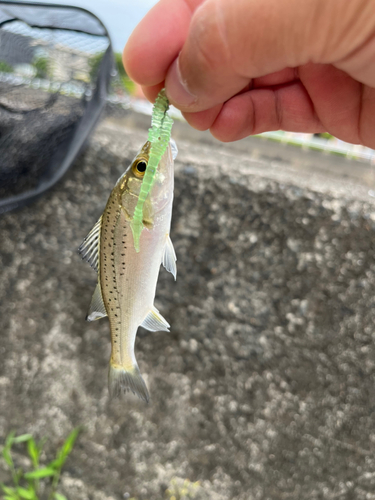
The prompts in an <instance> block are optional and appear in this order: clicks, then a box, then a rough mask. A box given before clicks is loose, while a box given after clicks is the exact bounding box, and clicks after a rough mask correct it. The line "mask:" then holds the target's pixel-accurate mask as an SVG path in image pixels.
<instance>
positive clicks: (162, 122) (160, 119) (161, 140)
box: [130, 89, 173, 252]
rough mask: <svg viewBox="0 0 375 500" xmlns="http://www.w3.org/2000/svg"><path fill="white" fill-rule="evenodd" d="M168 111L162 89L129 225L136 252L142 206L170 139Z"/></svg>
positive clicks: (170, 126)
mask: <svg viewBox="0 0 375 500" xmlns="http://www.w3.org/2000/svg"><path fill="white" fill-rule="evenodd" d="M168 109H169V101H168V99H167V96H166V95H165V89H162V90H161V91H160V92H159V94H158V97H157V98H156V101H155V104H154V107H153V110H152V118H151V128H150V129H149V132H148V141H149V142H150V143H151V149H150V156H149V160H148V163H147V167H146V172H145V175H144V177H143V181H142V187H141V190H140V193H139V197H138V202H137V205H136V207H135V210H134V216H133V219H132V221H131V223H130V227H131V229H132V232H133V239H134V248H135V250H136V252H139V240H140V237H141V233H142V230H143V205H144V203H145V201H146V198H147V196H148V194H149V192H150V191H151V188H152V186H153V183H154V180H155V174H156V171H157V168H158V164H159V162H160V160H161V158H162V156H163V154H164V153H165V151H166V149H167V147H168V144H169V141H170V138H171V131H172V125H173V120H172V118H170V116H169V115H168V114H167V111H168Z"/></svg>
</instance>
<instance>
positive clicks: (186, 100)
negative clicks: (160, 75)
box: [165, 58, 197, 108]
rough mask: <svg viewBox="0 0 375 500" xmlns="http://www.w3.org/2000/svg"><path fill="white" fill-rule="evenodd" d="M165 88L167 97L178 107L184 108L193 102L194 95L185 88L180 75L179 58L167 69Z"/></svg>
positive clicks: (194, 100)
mask: <svg viewBox="0 0 375 500" xmlns="http://www.w3.org/2000/svg"><path fill="white" fill-rule="evenodd" d="M165 90H166V93H167V97H168V99H169V100H170V101H171V103H172V104H174V105H175V106H177V107H178V108H180V107H181V108H185V107H188V106H191V105H192V104H194V103H195V102H196V100H197V98H196V96H195V95H193V94H191V93H190V92H189V90H188V89H187V85H186V82H185V81H184V80H183V79H182V77H181V72H180V67H179V58H177V59H176V60H175V61H174V62H173V63H172V66H171V67H170V69H169V71H168V75H167V78H166V79H165Z"/></svg>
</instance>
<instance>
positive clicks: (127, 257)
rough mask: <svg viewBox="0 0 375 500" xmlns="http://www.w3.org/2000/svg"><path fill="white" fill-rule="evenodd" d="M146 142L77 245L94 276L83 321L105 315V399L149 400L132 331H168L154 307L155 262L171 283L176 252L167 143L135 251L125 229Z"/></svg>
mask: <svg viewBox="0 0 375 500" xmlns="http://www.w3.org/2000/svg"><path fill="white" fill-rule="evenodd" d="M150 147H151V145H150V143H149V142H146V143H145V144H144V146H143V147H142V148H141V150H140V151H139V152H138V154H137V155H136V157H135V158H134V160H133V161H132V163H131V164H130V166H129V167H128V168H127V170H126V171H125V173H124V174H123V175H122V176H121V177H120V179H119V180H118V181H117V183H116V185H115V187H114V188H113V190H112V192H111V195H110V197H109V199H108V202H107V205H106V207H105V209H104V212H103V214H102V216H101V217H100V219H99V220H98V222H97V223H96V224H95V226H94V227H93V228H92V230H91V231H90V232H89V234H88V235H87V237H86V238H85V239H84V240H83V242H82V244H81V246H80V247H79V253H80V254H81V256H82V258H83V259H84V260H86V261H88V262H89V263H90V264H91V266H92V267H93V268H94V269H95V270H96V271H97V272H98V283H97V286H96V288H95V292H94V295H93V297H92V300H91V305H90V308H89V312H88V314H87V318H86V319H87V320H88V321H94V320H96V319H99V318H103V317H105V316H108V319H109V324H110V331H111V346H112V353H111V359H110V363H109V392H110V395H111V397H118V396H120V394H121V393H123V392H126V391H129V390H130V391H132V392H133V393H134V394H136V395H137V396H139V397H140V398H141V399H142V400H143V401H146V402H148V401H149V393H148V390H147V387H146V384H145V382H144V380H143V378H142V376H141V374H140V371H139V368H138V364H137V361H136V359H135V355H134V343H135V337H136V334H137V330H138V327H139V326H142V327H144V328H146V329H147V330H150V331H167V332H168V331H169V324H168V323H167V321H166V320H165V319H164V318H163V317H162V316H161V314H160V313H159V311H158V310H157V309H156V308H155V306H154V298H155V291H156V284H157V281H158V276H159V269H160V264H161V263H162V264H163V265H164V267H165V268H166V269H167V271H169V272H170V273H172V274H173V276H174V278H175V279H176V274H177V268H176V254H175V251H174V248H173V244H172V241H171V239H170V237H169V232H170V225H171V217H172V202H173V185H174V172H173V161H174V159H175V157H176V155H177V148H176V145H175V143H174V141H171V142H170V144H169V146H168V148H167V150H166V152H165V154H164V155H163V157H162V159H161V160H160V163H159V165H158V169H157V172H156V175H155V181H154V184H153V186H152V188H151V191H150V193H149V195H148V197H147V199H146V201H145V204H144V207H143V224H144V229H143V231H142V233H141V237H140V251H139V252H136V250H135V248H134V241H133V234H132V230H131V228H130V222H131V220H132V217H133V214H134V209H135V206H136V204H137V201H138V195H139V191H140V188H141V184H142V179H143V176H144V172H145V169H146V166H147V162H148V158H149V153H150Z"/></svg>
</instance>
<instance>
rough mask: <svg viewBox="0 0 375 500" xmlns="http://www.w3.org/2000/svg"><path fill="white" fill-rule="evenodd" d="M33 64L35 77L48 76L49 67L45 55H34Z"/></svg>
mask: <svg viewBox="0 0 375 500" xmlns="http://www.w3.org/2000/svg"><path fill="white" fill-rule="evenodd" d="M33 66H34V68H35V69H36V76H37V78H48V77H49V76H50V73H51V72H50V67H49V62H48V58H47V57H36V58H35V59H34V60H33Z"/></svg>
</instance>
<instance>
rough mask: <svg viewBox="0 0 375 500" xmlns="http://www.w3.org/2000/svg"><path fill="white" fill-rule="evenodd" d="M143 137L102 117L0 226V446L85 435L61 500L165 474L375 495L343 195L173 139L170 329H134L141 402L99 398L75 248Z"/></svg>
mask: <svg viewBox="0 0 375 500" xmlns="http://www.w3.org/2000/svg"><path fill="white" fill-rule="evenodd" d="M145 137H146V131H145V130H144V131H142V132H140V131H137V130H134V129H125V128H122V129H121V128H119V126H118V124H116V123H115V122H110V121H107V122H106V123H104V124H103V125H102V126H101V127H100V128H99V129H98V131H97V132H96V134H95V136H94V137H93V138H92V140H91V142H90V145H89V148H88V150H87V151H86V152H85V154H84V155H82V156H81V157H80V158H79V159H78V161H77V162H76V164H75V166H74V167H73V168H72V169H71V170H70V171H69V173H68V175H67V176H66V177H65V178H64V181H63V182H61V183H59V184H58V185H57V186H56V187H55V188H54V189H53V190H52V191H51V192H49V193H48V194H47V195H46V196H44V197H43V198H42V199H40V200H39V201H38V202H37V203H35V204H34V205H32V206H30V207H28V208H26V209H23V210H20V211H18V212H14V213H8V214H5V215H4V216H2V217H1V218H0V234H1V241H0V266H1V270H2V271H1V280H0V323H1V336H0V352H1V359H2V363H1V364H0V437H1V440H3V439H4V437H5V435H6V434H7V432H9V430H10V429H15V430H16V431H17V432H18V433H21V432H22V433H23V432H32V433H34V434H35V435H36V436H37V437H42V436H45V435H46V436H49V438H50V440H49V444H48V445H47V452H46V453H47V456H49V455H50V454H51V453H52V451H53V448H54V446H55V445H56V444H58V443H59V442H60V440H61V439H62V438H63V437H64V436H66V435H67V434H68V432H69V431H70V430H71V429H72V427H73V426H76V425H84V432H83V433H82V435H81V437H80V438H79V441H78V443H77V446H76V448H75V449H74V451H73V453H72V456H71V458H70V459H69V460H68V462H67V466H66V468H65V472H64V474H63V478H62V479H63V482H62V489H61V491H62V492H65V494H66V496H68V497H69V499H71V500H73V499H74V500H81V499H82V500H85V499H92V500H105V499H106V500H120V499H124V498H125V499H126V498H130V497H134V498H136V499H137V500H161V499H164V498H166V496H165V490H166V488H167V487H168V485H169V484H170V482H171V480H172V478H174V477H175V478H177V479H176V484H177V486H176V487H177V488H178V487H179V485H180V486H181V484H182V483H183V480H184V479H188V480H189V481H191V482H194V481H199V482H200V483H199V485H197V486H196V487H195V488H194V494H195V495H196V496H195V498H196V499H198V500H211V499H212V500H227V499H228V500H229V499H230V500H289V499H298V500H301V499H302V500H305V499H306V500H312V499H319V500H320V499H322V500H323V499H329V500H330V499H339V500H351V499H355V500H372V499H375V454H374V452H375V421H374V419H375V393H374V386H375V349H374V338H375V333H374V332H375V330H374V320H375V308H374V305H375V304H374V295H375V256H374V245H375V215H374V214H375V212H374V200H373V199H372V198H371V197H369V196H368V194H367V191H368V187H366V186H365V185H361V184H360V183H358V182H354V181H349V180H345V179H342V178H340V177H338V176H336V177H335V176H334V175H333V174H332V175H331V174H329V175H328V174H327V175H324V172H321V169H320V173H319V174H317V173H316V171H314V170H313V169H312V170H308V169H301V170H298V165H294V166H293V167H292V166H291V165H290V164H288V163H286V162H285V161H282V160H281V159H279V160H274V161H272V162H271V161H266V160H259V159H255V158H254V155H252V154H251V153H246V152H244V151H240V150H235V149H231V148H230V147H229V148H227V147H225V146H219V145H215V144H201V143H197V142H189V141H187V140H183V139H182V138H181V139H179V140H178V146H179V150H180V153H179V156H178V158H177V161H176V179H175V182H176V186H175V202H174V213H173V225H172V231H171V236H172V240H173V242H174V245H175V249H176V253H177V257H178V276H177V282H176V283H174V281H173V278H172V277H171V275H170V274H168V273H167V272H165V271H164V270H162V271H161V273H160V279H159V285H158V293H157V298H156V306H157V308H158V309H159V310H160V312H161V313H162V315H163V316H164V317H165V318H166V319H167V321H168V322H169V323H170V324H171V332H170V333H165V332H156V333H151V332H147V331H145V330H140V331H139V333H138V336H137V342H136V356H137V359H138V363H139V365H140V369H141V371H142V373H143V374H144V378H145V380H146V382H147V384H148V386H149V388H150V394H151V403H150V405H148V406H146V405H145V404H143V403H142V402H141V401H139V400H137V399H136V398H133V396H130V395H129V396H128V397H126V399H124V400H122V401H114V402H110V401H109V399H108V390H107V365H108V359H109V353H110V345H109V327H108V323H107V320H101V321H98V322H95V323H86V322H85V321H84V318H85V315H86V312H87V308H88V305H89V302H90V298H91V294H92V292H93V290H94V286H95V281H96V276H95V273H94V271H93V270H92V269H90V267H89V266H88V265H87V264H86V263H85V262H82V261H81V260H80V258H79V256H78V255H77V253H76V248H77V247H78V246H79V244H80V242H81V240H82V239H83V237H84V236H85V235H86V234H87V232H88V231H89V230H90V229H91V227H92V226H93V224H94V223H95V221H96V220H97V218H98V217H99V216H100V214H101V212H102V210H103V208H104V205H105V203H106V199H107V197H108V195H109V192H110V190H111V189H112V187H113V185H114V183H115V181H116V180H117V178H118V177H119V175H120V174H121V173H122V172H123V170H124V167H125V166H126V165H127V164H128V163H129V161H131V159H132V158H133V156H134V154H135V152H136V150H137V149H138V147H139V146H140V145H141V143H142V142H143V141H144V139H145ZM261 148H263V149H264V148H267V144H266V143H262V146H261ZM302 154H305V153H302V152H301V155H302ZM257 156H258V157H259V154H258V155H257ZM316 158H319V157H318V156H316ZM335 161H336V160H335ZM347 165H348V164H346V165H345V168H347ZM353 165H354V166H355V164H354V163H353ZM317 170H319V169H318V168H317ZM0 470H2V472H0V480H1V479H5V480H6V479H7V474H6V473H5V472H4V470H5V466H4V464H3V463H0ZM191 488H192V489H193V486H191ZM176 498H179V497H178V496H176ZM185 498H187V497H185Z"/></svg>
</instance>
